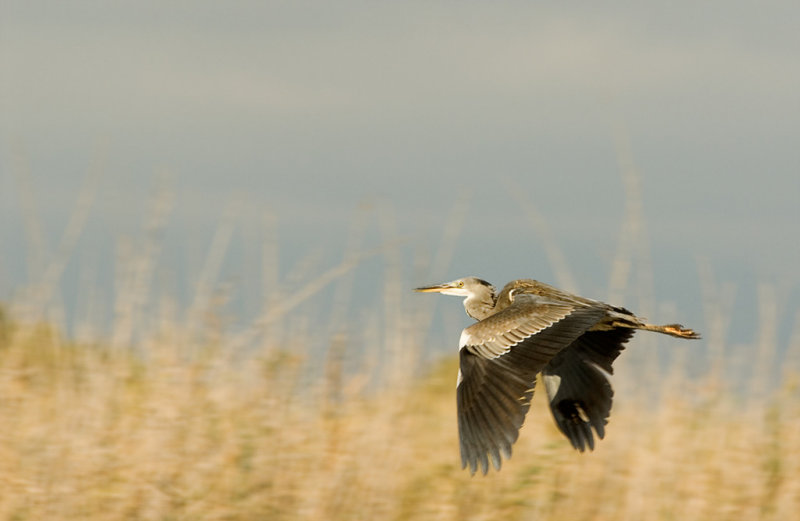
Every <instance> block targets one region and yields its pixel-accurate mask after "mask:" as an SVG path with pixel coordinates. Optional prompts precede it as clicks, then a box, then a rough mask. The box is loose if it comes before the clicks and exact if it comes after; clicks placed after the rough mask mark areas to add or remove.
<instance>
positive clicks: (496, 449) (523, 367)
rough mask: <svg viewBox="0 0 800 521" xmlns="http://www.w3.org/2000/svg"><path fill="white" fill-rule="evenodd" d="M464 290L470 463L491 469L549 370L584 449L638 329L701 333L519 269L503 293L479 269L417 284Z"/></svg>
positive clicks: (559, 419) (553, 399)
mask: <svg viewBox="0 0 800 521" xmlns="http://www.w3.org/2000/svg"><path fill="white" fill-rule="evenodd" d="M415 291H421V292H426V293H431V292H436V293H442V294H443V295H455V296H457V297H465V299H464V308H465V309H466V311H467V315H469V316H470V317H472V318H474V319H475V320H477V322H476V323H475V324H472V325H471V326H469V327H467V328H466V329H464V331H463V332H462V333H461V341H460V342H459V370H458V383H457V388H456V403H457V409H458V435H459V440H460V446H461V466H462V468H466V467H467V465H469V469H470V473H471V474H475V471H476V470H477V469H478V467H479V466H480V469H481V470H482V472H483V473H484V474H486V473H487V471H488V470H489V461H490V460H491V462H492V464H493V465H494V467H495V469H497V470H500V466H501V464H502V459H501V455H502V456H503V457H505V459H509V458H510V457H511V446H512V445H513V444H514V442H516V441H517V437H518V436H519V429H520V428H521V427H522V423H523V421H524V420H525V414H526V413H527V412H528V409H529V408H530V403H531V398H532V397H533V388H534V385H535V384H536V375H537V374H538V373H542V380H543V381H544V387H545V392H546V393H547V398H548V401H549V402H550V410H551V411H552V413H553V418H554V419H555V422H556V425H558V428H559V429H560V430H561V432H562V433H564V435H565V436H566V437H567V438H569V440H570V442H572V445H573V447H575V448H576V449H577V450H579V451H581V452H583V451H584V450H585V449H586V448H587V447H588V448H589V450H592V449H594V436H593V433H592V428H594V431H595V432H596V433H597V437H598V438H600V439H602V438H603V436H605V425H606V423H608V416H609V413H610V411H611V400H612V397H613V396H614V391H613V390H612V388H611V384H610V383H609V381H608V375H610V374H611V373H612V372H613V368H612V367H611V364H612V363H613V362H614V360H615V359H616V358H617V356H619V354H620V352H621V351H622V350H623V349H624V344H625V343H626V342H627V341H628V340H630V339H631V337H632V336H633V333H634V331H636V330H637V329H642V330H645V331H655V332H658V333H664V334H667V335H671V336H675V337H678V338H700V335H699V334H697V333H695V332H694V331H693V330H691V329H685V328H684V327H683V326H681V325H680V324H669V325H665V326H656V325H652V324H647V323H645V321H644V320H643V319H641V318H639V317H637V316H636V315H634V314H633V313H631V312H630V311H628V310H627V309H625V308H621V307H617V306H612V305H610V304H606V303H604V302H600V301H597V300H592V299H588V298H584V297H579V296H577V295H573V294H571V293H568V292H566V291H561V290H559V289H557V288H554V287H552V286H548V285H547V284H543V283H541V282H538V281H535V280H530V279H520V280H514V281H512V282H509V283H508V284H506V285H505V287H504V288H503V289H502V290H501V291H500V293H496V291H495V288H494V286H492V285H491V284H489V283H488V282H486V281H485V280H481V279H479V278H476V277H466V278H463V279H458V280H454V281H452V282H446V283H444V284H438V285H436V286H427V287H423V288H417V289H416V290H415Z"/></svg>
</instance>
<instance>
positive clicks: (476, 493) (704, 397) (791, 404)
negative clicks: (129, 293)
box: [0, 315, 800, 521]
mask: <svg viewBox="0 0 800 521" xmlns="http://www.w3.org/2000/svg"><path fill="white" fill-rule="evenodd" d="M0 324H2V325H0V421H2V428H1V429H0V518H2V519H9V520H28V519H52V520H79V519H80V520H93V519H103V520H116V519H120V520H121V519H152V520H173V519H174V520H195V519H196V520H201V519H202V520H211V519H214V520H240V519H241V520H253V519H269V520H295V519H298V520H300V519H302V520H305V519H308V520H317V519H318V520H348V521H351V520H358V519H364V520H375V519H387V520H403V519H434V520H436V519H441V520H449V519H453V520H478V519H506V520H523V519H542V520H546V519H559V520H563V519H574V520H621V519H622V520H624V519H629V520H648V519H663V520H673V519H674V520H692V519H700V520H704V521H708V520H718V519H719V520H721V519H732V520H737V521H738V520H742V519H775V520H787V519H792V518H793V517H794V516H796V515H797V512H800V389H798V383H800V380H798V378H797V373H796V372H793V371H792V370H791V369H790V368H784V369H785V370H784V371H783V376H782V381H780V382H778V383H777V384H776V385H774V386H770V388H771V389H773V390H771V391H769V392H764V393H762V394H761V396H758V397H750V398H748V397H747V393H746V392H743V389H745V388H747V387H748V385H749V384H748V383H747V382H731V383H729V384H725V383H724V382H721V381H719V379H718V378H716V377H714V376H707V377H701V378H691V379H690V378H688V377H686V376H685V375H684V373H685V371H684V370H683V367H682V366H681V362H677V363H675V364H672V366H671V367H668V368H663V369H657V372H658V374H651V373H648V372H646V371H636V370H632V369H631V368H630V367H624V366H623V367H622V368H619V369H618V370H617V371H616V375H615V379H614V382H615V385H616V386H617V389H618V392H617V397H618V400H617V403H616V404H615V407H614V410H613V411H612V416H611V422H610V424H609V427H608V431H607V435H606V439H605V440H603V441H602V442H601V443H599V446H598V448H597V449H596V450H595V451H594V452H592V453H586V454H579V453H577V452H575V451H574V450H572V449H571V447H570V446H569V443H568V442H567V441H566V440H565V439H564V438H562V437H561V435H560V434H559V433H558V432H557V431H556V430H555V427H554V426H553V422H552V419H551V418H550V413H549V411H548V410H547V408H546V404H545V403H544V401H543V400H542V393H538V394H537V396H536V397H535V399H534V404H533V407H532V409H531V412H530V414H529V415H528V419H527V422H526V425H525V426H524V427H523V430H522V433H521V437H520V440H519V442H518V443H517V445H515V447H514V456H513V458H512V459H511V460H510V461H508V462H506V463H505V465H504V468H503V469H502V471H501V472H499V473H497V472H490V474H489V475H488V476H485V477H484V476H480V475H476V476H475V477H470V476H469V473H468V472H466V471H463V470H461V468H460V465H459V463H460V460H459V455H458V443H457V438H456V424H455V419H454V417H455V416H454V415H455V398H454V383H455V372H456V367H455V359H454V358H453V359H446V360H441V361H440V362H438V363H435V364H432V365H425V367H424V368H421V367H420V365H421V364H419V363H415V362H414V361H413V356H409V353H418V352H419V350H420V349H422V348H424V346H421V345H414V343H413V342H412V341H409V345H395V346H394V348H392V349H389V350H388V351H387V353H386V357H387V359H386V362H387V363H384V364H380V365H376V364H370V363H365V364H363V365H361V366H358V365H357V364H356V367H361V368H362V369H360V370H349V371H346V370H343V369H342V366H343V365H346V364H344V363H343V362H345V361H347V358H348V357H350V356H351V355H350V354H349V353H348V346H347V341H346V340H345V339H343V338H339V339H338V340H337V341H335V342H333V344H332V347H331V349H330V350H329V353H328V354H327V358H326V359H325V360H324V361H323V364H324V366H325V367H324V370H322V371H320V375H318V376H314V377H309V374H315V373H314V372H313V371H310V370H309V366H310V364H311V360H310V359H309V358H308V356H307V355H306V354H303V350H302V349H298V350H296V351H293V350H292V349H283V350H282V349H277V348H274V347H269V346H267V347H266V348H265V349H263V350H260V351H258V352H256V353H253V354H252V355H246V356H245V355H241V354H239V355H234V354H232V353H233V350H232V349H230V345H229V344H230V341H231V339H229V338H227V337H226V336H225V335H224V334H219V333H214V332H205V333H202V334H198V333H197V331H194V332H193V333H189V332H188V331H185V330H182V328H181V327H179V326H178V325H177V324H174V323H173V324H166V325H163V326H162V327H161V328H159V329H158V330H157V331H156V332H155V333H153V334H152V336H151V337H149V338H144V339H142V342H141V345H140V347H139V349H138V350H136V352H131V351H130V350H126V349H120V348H118V347H113V348H112V347H110V346H105V345H79V344H76V343H72V342H69V341H65V340H64V339H63V338H62V337H61V336H60V335H59V333H58V332H57V331H55V330H54V329H53V328H52V327H49V326H47V325H39V326H22V325H19V323H17V322H15V321H14V320H13V317H12V318H10V317H8V316H7V315H6V316H5V317H4V318H3V320H2V322H0ZM637 338H639V337H637ZM693 346H695V347H696V348H697V349H703V347H702V344H700V343H696V344H693ZM636 348H637V339H634V341H633V342H632V344H631V345H630V347H629V351H631V350H634V349H636ZM639 349H645V348H644V347H641V346H639ZM626 354H630V353H627V352H626ZM626 354H623V357H622V358H621V359H620V362H622V360H623V359H625V357H626ZM351 365H352V364H351ZM379 367H383V368H384V369H379ZM651 367H652V365H651ZM655 367H657V364H656V366H655ZM381 382H383V383H385V384H387V385H376V383H381ZM653 386H656V387H658V388H659V389H661V390H662V391H666V392H659V393H656V395H657V396H658V398H652V395H650V397H645V396H644V395H645V394H648V393H645V392H644V391H646V390H648V389H652V388H653ZM623 389H624V396H623Z"/></svg>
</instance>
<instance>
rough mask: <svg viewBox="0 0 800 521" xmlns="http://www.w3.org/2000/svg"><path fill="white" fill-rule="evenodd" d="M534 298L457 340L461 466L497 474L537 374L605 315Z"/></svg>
mask: <svg viewBox="0 0 800 521" xmlns="http://www.w3.org/2000/svg"><path fill="white" fill-rule="evenodd" d="M603 313H604V312H603V311H602V310H599V309H592V308H577V309H575V308H573V307H571V306H567V305H562V304H558V303H553V302H546V301H542V300H541V299H537V298H536V297H531V298H518V299H517V300H515V301H514V303H513V304H512V305H511V306H509V307H508V308H506V309H504V310H503V311H501V312H499V313H497V314H495V315H492V316H490V317H488V318H486V319H485V320H482V321H480V322H478V323H477V324H473V325H472V326H470V327H468V328H467V329H465V330H464V332H463V333H462V335H461V339H462V342H461V350H460V370H459V379H458V389H457V392H456V395H457V406H458V432H459V439H460V444H461V464H462V467H466V466H467V465H469V467H470V472H471V473H473V474H474V473H475V471H476V470H477V469H478V466H479V465H480V468H481V470H482V472H483V473H484V474H486V472H487V471H488V469H489V459H490V458H491V461H492V464H493V465H494V467H495V468H496V469H500V466H501V463H502V460H501V455H502V456H503V457H505V458H506V459H508V458H510V457H511V446H512V445H513V444H514V442H515V441H516V440H517V437H518V436H519V429H520V427H522V423H523V422H524V420H525V414H526V413H527V412H528V409H529V408H530V400H531V397H532V396H533V387H534V385H535V382H536V374H537V373H538V372H539V371H541V370H542V369H543V368H544V367H545V366H546V365H547V363H548V362H549V361H550V360H551V359H552V358H553V357H554V356H555V355H556V354H557V353H559V352H560V351H561V350H562V349H564V348H565V347H567V346H569V345H570V344H571V343H573V342H574V341H575V340H576V339H577V338H578V337H580V335H582V334H583V333H584V332H586V331H587V330H588V329H589V328H591V327H592V326H593V325H594V324H595V323H597V321H598V320H599V319H600V318H601V317H602V316H603Z"/></svg>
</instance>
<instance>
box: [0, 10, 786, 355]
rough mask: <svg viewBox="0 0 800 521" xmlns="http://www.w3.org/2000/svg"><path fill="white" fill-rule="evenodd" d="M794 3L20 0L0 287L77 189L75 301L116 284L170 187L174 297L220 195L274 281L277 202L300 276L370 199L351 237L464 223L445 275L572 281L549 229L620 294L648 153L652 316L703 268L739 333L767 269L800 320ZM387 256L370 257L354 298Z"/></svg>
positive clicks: (232, 261)
mask: <svg viewBox="0 0 800 521" xmlns="http://www.w3.org/2000/svg"><path fill="white" fill-rule="evenodd" d="M798 20H800V4H798V3H797V2H796V1H778V2H761V3H755V2H744V1H725V2H722V1H709V2H684V1H677V2H663V3H657V4H656V3H650V2H647V3H643V2H603V3H597V2H571V3H542V2H521V1H509V2H470V1H467V2H428V1H426V2H355V1H340V2H270V1H266V2H261V1H259V2H237V1H232V2H206V1H194V2H154V1H149V0H143V1H139V2H99V1H96V2H94V1H93V2H89V1H72V2H40V1H30V0H26V1H15V0H4V1H3V2H2V4H0V82H2V83H0V110H2V118H1V119H0V168H2V179H0V190H1V191H2V194H1V195H0V203H2V208H1V209H0V218H2V222H0V247H1V248H2V250H1V251H2V257H0V299H4V300H7V299H9V298H12V295H15V294H16V292H18V291H19V288H21V287H23V286H25V285H28V284H30V283H32V282H34V281H35V280H37V279H38V278H40V277H41V271H42V270H43V269H44V268H43V266H46V265H47V264H48V262H49V261H48V259H52V258H53V255H55V251H56V250H57V248H58V244H59V241H60V238H61V236H62V234H63V232H64V229H65V226H66V224H67V222H68V220H69V219H70V216H74V215H75V210H74V208H75V204H76V201H77V200H78V199H79V197H80V196H81V194H82V193H84V194H87V193H88V194H91V190H89V191H88V192H87V190H86V189H84V188H82V187H83V186H89V187H90V188H93V189H94V190H95V192H94V194H95V197H94V199H93V202H92V206H91V209H90V211H89V213H88V215H87V221H86V225H85V226H84V227H82V228H81V234H80V236H79V237H78V238H76V242H75V248H73V249H72V250H71V251H70V255H69V261H68V264H67V266H66V267H65V268H64V272H63V275H61V276H60V278H61V284H62V286H63V300H64V305H65V306H66V307H67V308H68V309H72V308H73V307H75V306H77V305H78V304H75V303H76V302H80V298H79V297H76V293H79V291H80V288H81V286H82V284H83V283H82V282H81V281H86V280H92V281H94V282H93V283H94V285H96V286H99V288H100V290H101V291H103V290H107V291H108V292H112V291H113V289H112V288H111V287H110V286H111V281H113V271H114V269H115V268H114V267H113V258H114V255H115V252H116V251H118V250H117V248H118V245H119V241H120V240H121V238H123V237H126V236H133V237H136V236H137V235H138V236H141V234H142V228H143V226H145V225H144V224H143V223H145V222H146V220H147V215H148V212H149V210H148V208H149V206H148V204H150V203H148V200H150V198H151V197H152V194H153V193H154V191H157V190H158V189H159V187H162V186H163V187H167V188H166V190H168V191H169V192H170V193H171V194H172V203H171V210H170V211H169V215H168V219H167V222H168V224H167V227H166V230H165V232H164V233H165V237H166V239H165V240H166V246H165V247H164V249H163V251H162V252H160V253H159V259H158V262H159V265H160V266H161V267H162V269H163V270H165V271H167V272H168V273H170V274H171V276H170V277H171V278H172V279H174V281H173V282H172V284H174V287H175V291H176V293H178V294H179V295H180V294H184V293H185V294H186V295H190V294H191V292H192V288H193V287H194V286H195V285H196V283H197V282H196V281H197V277H199V276H200V274H201V272H202V270H203V265H204V262H206V258H207V251H208V249H209V248H210V244H211V241H212V237H213V236H214V234H215V232H217V231H219V229H220V227H221V226H224V224H221V223H225V222H226V219H230V221H231V222H232V223H233V227H234V230H235V231H234V233H233V238H232V239H231V245H230V247H229V251H228V252H227V254H226V257H225V259H226V260H225V266H226V267H225V268H224V273H225V276H224V277H222V278H223V279H226V278H227V279H229V280H231V281H232V284H234V285H237V284H238V285H240V286H244V289H243V290H242V291H244V292H245V293H247V292H248V291H250V292H251V293H252V294H251V300H253V301H257V300H258V298H259V296H258V295H256V294H255V293H254V292H253V290H252V289H251V288H249V287H248V286H250V285H253V280H254V279H255V277H256V275H254V274H253V273H251V271H252V272H257V271H258V269H259V268H260V266H259V263H258V261H248V260H237V259H239V258H241V259H252V258H256V257H258V254H259V252H260V250H259V247H253V246H252V241H251V239H258V238H259V237H261V236H262V235H264V234H266V232H263V231H259V230H260V229H261V225H262V219H263V218H264V216H270V217H271V218H272V219H274V221H270V222H274V227H275V229H276V230H277V233H278V243H279V244H280V255H281V259H282V260H281V262H282V264H281V267H280V273H281V276H285V274H286V273H287V272H289V271H290V270H291V267H292V266H293V265H295V264H296V263H297V262H299V260H300V259H303V258H306V256H307V255H309V252H313V251H316V249H319V251H320V252H321V253H320V254H319V255H320V260H319V261H318V265H319V268H318V271H324V270H325V269H327V268H328V267H330V266H333V265H335V264H337V263H338V262H340V260H341V258H342V255H343V250H344V247H343V246H342V244H341V241H345V240H346V237H347V236H348V233H349V232H348V230H350V229H352V227H353V222H358V218H359V217H358V216H359V215H361V216H362V219H363V220H364V224H363V225H364V226H365V229H366V232H365V233H366V236H365V238H364V240H363V243H362V245H361V246H360V247H363V248H366V249H368V248H370V247H375V246H376V245H380V244H383V243H384V242H386V240H387V238H390V237H392V236H393V235H392V233H388V232H387V231H386V230H387V229H389V228H391V227H392V226H393V227H394V228H395V229H396V232H394V233H396V235H397V236H398V237H401V238H403V239H404V240H405V242H404V243H403V245H402V246H400V247H399V249H398V250H396V253H397V255H398V259H399V260H400V263H401V264H402V265H404V266H406V265H411V264H413V263H414V262H417V263H418V264H419V263H422V264H425V259H428V262H430V259H431V258H433V257H435V256H436V255H437V247H438V246H437V244H438V243H439V241H441V240H442V236H443V234H444V233H445V230H446V229H447V222H448V221H452V222H455V223H456V224H458V225H459V226H460V227H461V232H460V235H459V240H460V242H459V244H458V246H457V248H456V249H455V251H454V254H453V257H452V260H451V261H449V262H447V263H446V265H445V266H444V267H443V268H442V269H441V270H440V272H441V273H433V272H431V271H427V272H426V271H425V269H424V268H422V269H419V270H416V271H415V270H413V269H411V268H408V269H404V271H403V277H404V279H403V280H404V284H408V285H411V286H413V285H418V284H426V283H431V282H438V280H429V277H433V276H434V275H436V276H444V277H445V278H447V279H451V278H455V277H458V276H462V275H467V274H475V275H479V276H482V277H483V278H486V279H489V280H491V281H493V282H495V283H496V284H502V283H504V282H505V281H506V280H509V279H511V278H518V277H525V276H528V277H535V278H538V279H541V280H545V281H549V282H556V283H557V282H559V276H558V270H557V269H554V268H553V266H552V263H551V261H550V259H549V258H548V254H547V251H546V248H545V247H544V246H543V244H544V242H543V241H545V239H546V237H545V236H546V235H547V234H548V233H549V234H550V236H551V237H552V238H553V240H554V242H555V243H556V244H557V245H558V247H560V248H561V250H562V252H563V255H564V260H565V262H566V264H565V265H566V266H568V267H569V270H571V273H572V275H573V278H574V281H575V286H576V287H577V288H574V289H580V290H581V291H582V292H583V293H585V294H587V295H589V296H596V297H599V298H605V297H606V296H607V291H608V281H609V277H610V274H611V272H612V268H613V260H614V258H615V255H616V253H617V251H618V248H619V245H620V240H621V239H620V238H621V236H622V235H623V234H625V233H628V232H629V231H630V230H628V232H626V231H625V228H623V224H624V223H625V220H626V215H628V214H626V186H627V187H628V188H629V189H630V187H631V186H633V185H631V184H627V185H626V183H625V182H624V179H625V175H624V174H625V172H628V173H629V174H630V173H631V172H635V173H636V176H637V177H636V178H637V179H638V181H639V185H638V188H637V189H635V190H634V191H633V192H632V193H633V199H637V200H640V202H641V208H642V216H643V219H644V220H643V221H641V222H640V223H639V224H641V225H642V226H643V227H644V228H643V229H641V230H640V232H642V233H643V234H642V235H637V236H635V237H634V239H635V240H638V238H639V237H642V236H643V237H646V238H647V241H648V242H649V244H645V249H646V250H647V252H649V258H650V260H651V262H652V266H651V268H652V276H653V280H654V291H655V294H656V297H657V298H658V300H659V301H664V302H668V303H672V305H673V308H668V309H673V310H677V311H674V316H672V314H673V313H672V312H669V311H667V312H665V313H664V314H666V315H670V316H663V315H662V316H657V317H650V318H657V319H663V320H681V321H683V322H685V323H687V324H690V325H692V326H696V327H698V326H699V327H703V325H704V320H705V319H704V318H703V307H702V303H701V300H702V298H703V292H702V291H701V277H700V276H699V274H698V265H699V264H700V265H704V266H709V267H711V269H712V270H713V272H714V274H715V275H714V276H715V280H716V282H717V284H718V285H728V286H730V287H733V288H735V293H734V292H730V293H727V294H726V295H728V296H729V297H730V298H731V299H732V300H733V302H732V303H729V304H730V306H731V313H732V314H733V317H734V320H733V325H732V326H731V330H732V332H733V333H734V336H735V337H736V336H738V337H739V338H742V341H743V342H750V341H753V340H754V338H755V336H756V335H757V334H758V333H757V327H758V325H757V322H758V304H757V298H758V284H759V283H761V284H765V285H767V286H769V287H771V288H773V289H774V296H775V299H776V302H777V309H778V312H779V316H778V322H779V327H780V330H781V333H780V334H781V338H782V339H783V340H785V339H786V338H788V335H789V330H790V329H791V324H792V323H793V320H794V313H795V310H796V309H797V308H798V302H799V301H800V276H798V264H799V262H800V238H799V237H798V235H800V234H798V223H800V209H799V208H798V197H800V31H798V30H797V21H798ZM93 165H94V166H93ZM626 165H627V166H626ZM631 165H632V166H631ZM89 172H98V173H99V174H100V176H99V178H98V179H99V181H96V182H95V181H94V179H95V178H93V177H91V175H90V176H89V178H88V179H89V181H87V173H89ZM87 183H88V185H87ZM636 194H639V195H638V196H637V195H636ZM639 197H640V199H639ZM88 198H89V197H88V196H87V199H88ZM633 199H630V198H629V199H627V201H628V204H629V203H630V201H631V200H633ZM464 204H467V205H468V213H467V215H466V217H464V218H463V219H460V218H458V217H453V215H457V214H458V212H459V208H460V206H459V205H464ZM634 212H635V209H634ZM150 213H152V212H150ZM532 213H533V214H538V216H540V218H541V220H542V221H543V222H544V223H545V225H546V227H547V230H546V231H545V232H542V229H541V228H537V227H536V226H535V225H532V220H531V214H532ZM226 216H228V217H226ZM37 227H38V228H41V230H42V232H41V236H42V240H41V243H42V244H43V246H38V247H37V246H36V243H37V239H36V237H37V233H38V232H37V231H36V230H37ZM543 233H544V234H545V235H544V236H543ZM637 233H638V232H637ZM223 235H224V234H223ZM266 235H268V234H266ZM37 248H38V250H37ZM248 248H249V249H248ZM37 251H38V252H39V253H36V252H37ZM392 251H393V252H395V250H392ZM420 252H421V253H420ZM37 255H38V260H36V257H37ZM646 257H647V256H645V257H644V258H646ZM420 258H421V259H423V260H422V261H419V260H415V259H420ZM376 262H377V261H376ZM381 262H384V263H385V262H386V261H381ZM381 269H382V268H381V267H380V266H378V267H372V268H371V267H370V264H369V263H366V264H365V265H364V266H363V267H361V268H359V269H358V270H357V271H356V272H355V273H356V274H355V275H354V277H355V278H354V282H353V284H354V287H355V290H354V291H355V292H356V294H364V293H369V289H368V288H369V287H371V286H372V285H373V284H376V283H377V281H378V280H379V277H380V273H381ZM248 270H250V271H248ZM433 271H436V270H433ZM170 277H168V278H170ZM420 279H423V280H420ZM635 283H636V281H635V280H632V281H631V284H633V285H635ZM258 284H261V282H259V283H258ZM258 284H256V285H258ZM631 291H632V292H633V293H635V291H633V290H631ZM764 294H766V295H769V293H762V295H764ZM415 297H417V296H416V295H415ZM107 298H111V297H107ZM408 298H411V297H408ZM186 299H190V296H187V297H186ZM620 304H625V305H629V306H631V307H634V308H635V307H636V305H635V304H636V302H635V301H627V300H626V301H625V302H620ZM250 307H251V308H253V307H257V304H252V303H251V304H250ZM453 307H455V308H459V309H457V310H456V311H458V312H459V313H460V312H461V310H460V306H456V305H455V304H453ZM651 313H652V311H651Z"/></svg>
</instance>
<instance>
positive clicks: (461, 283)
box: [458, 280, 464, 288]
mask: <svg viewBox="0 0 800 521" xmlns="http://www.w3.org/2000/svg"><path fill="white" fill-rule="evenodd" d="M458 287H459V288H463V287H464V281H463V280H459V281H458Z"/></svg>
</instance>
